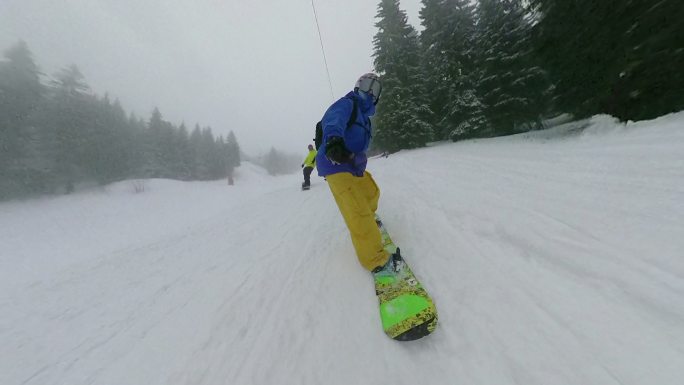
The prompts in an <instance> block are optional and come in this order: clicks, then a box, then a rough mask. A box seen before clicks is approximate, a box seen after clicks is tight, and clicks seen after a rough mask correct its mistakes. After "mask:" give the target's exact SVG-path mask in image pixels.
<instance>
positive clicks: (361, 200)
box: [316, 73, 389, 272]
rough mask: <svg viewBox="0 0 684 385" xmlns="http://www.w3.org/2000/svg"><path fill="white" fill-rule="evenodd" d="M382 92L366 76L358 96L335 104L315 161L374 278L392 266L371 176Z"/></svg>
mask: <svg viewBox="0 0 684 385" xmlns="http://www.w3.org/2000/svg"><path fill="white" fill-rule="evenodd" d="M381 91H382V86H381V84H380V79H379V78H378V76H377V75H376V74H373V73H367V74H365V75H362V76H361V77H360V78H359V80H358V81H357V82H356V86H355V87H354V90H353V91H351V92H349V93H348V94H347V95H346V96H344V97H343V98H341V99H339V100H338V101H336V102H335V103H333V104H332V105H331V106H330V107H329V108H328V110H327V111H326V112H325V115H323V119H322V120H321V122H322V126H323V127H322V129H323V138H322V143H321V147H320V148H319V150H318V155H317V156H316V164H317V167H318V175H320V176H322V177H326V179H327V181H328V186H329V187H330V191H331V192H332V194H333V197H334V198H335V202H337V207H338V208H339V209H340V213H341V214H342V217H343V218H344V221H345V222H346V224H347V228H348V229H349V233H350V235H351V239H352V243H353V244H354V249H355V250H356V255H357V257H358V259H359V262H361V265H362V266H363V267H365V268H366V269H368V270H369V271H374V272H377V271H379V270H381V269H382V268H383V267H384V266H385V264H387V262H388V260H389V253H388V252H387V251H385V250H384V248H383V244H382V238H381V235H380V231H379V230H378V226H377V224H376V223H375V211H376V210H377V208H378V200H379V198H380V189H378V185H377V184H376V183H375V181H374V180H373V177H372V176H371V174H370V173H369V172H368V171H366V163H367V160H368V157H367V155H366V151H367V150H368V146H369V144H370V138H371V123H370V117H371V116H373V115H374V114H375V105H376V104H377V103H378V100H379V98H380V93H381Z"/></svg>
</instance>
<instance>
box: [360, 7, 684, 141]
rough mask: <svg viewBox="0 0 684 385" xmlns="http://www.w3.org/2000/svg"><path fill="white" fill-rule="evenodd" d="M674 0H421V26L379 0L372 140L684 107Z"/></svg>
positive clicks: (511, 129)
mask: <svg viewBox="0 0 684 385" xmlns="http://www.w3.org/2000/svg"><path fill="white" fill-rule="evenodd" d="M683 18H684V7H682V6H681V3H680V2H679V1H676V0H659V1H649V0H624V1H617V2H616V1H595V0H478V1H472V0H422V9H421V11H420V20H421V25H422V27H423V29H422V31H421V32H420V33H419V32H418V31H417V30H416V29H415V28H414V27H413V26H411V25H410V24H409V23H408V21H407V17H406V13H405V12H404V11H403V10H401V9H400V7H399V0H381V1H380V3H379V5H378V13H377V23H376V27H377V28H378V32H377V34H376V35H375V38H374V41H373V44H374V65H375V69H376V71H378V72H379V73H380V75H381V76H382V79H383V86H384V87H383V88H384V90H383V96H382V101H381V102H380V104H379V105H378V112H377V115H376V118H375V120H374V124H375V128H374V135H375V136H374V143H373V146H374V148H375V149H376V150H389V151H397V150H399V149H405V148H415V147H422V146H424V145H425V144H426V143H428V142H430V141H439V140H449V139H450V140H454V141H456V140H460V139H465V138H475V137H491V136H500V135H509V134H515V133H519V132H523V131H527V130H531V129H535V128H540V127H541V123H542V120H544V119H545V118H548V117H551V116H554V115H557V114H559V113H570V114H572V115H573V116H574V117H575V118H584V117H588V116H591V115H594V114H598V113H607V114H611V115H613V116H615V117H617V118H619V119H621V120H640V119H649V118H654V117H657V116H660V115H663V114H667V113H670V112H676V111H680V110H682V109H684V93H682V92H681V90H682V89H684V71H682V70H681V69H682V68H684V47H683V46H682V42H683V41H684V23H682V22H681V20H682V19H683Z"/></svg>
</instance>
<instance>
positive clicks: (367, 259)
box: [327, 173, 388, 271]
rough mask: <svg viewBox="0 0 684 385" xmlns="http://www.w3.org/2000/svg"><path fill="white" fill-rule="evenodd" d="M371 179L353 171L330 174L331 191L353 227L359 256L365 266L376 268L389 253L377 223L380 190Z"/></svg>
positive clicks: (343, 215)
mask: <svg viewBox="0 0 684 385" xmlns="http://www.w3.org/2000/svg"><path fill="white" fill-rule="evenodd" d="M368 178H370V177H369V176H368V177H367V176H366V175H364V176H363V177H355V176H353V175H352V174H350V173H338V174H332V175H328V177H327V179H328V186H329V187H330V191H331V192H332V194H333V197H334V198H335V202H337V207H338V208H339V209H340V213H342V217H343V218H344V221H345V223H346V224H347V228H348V229H349V234H350V236H351V239H352V243H353V244H354V249H355V250H356V256H357V257H358V259H359V262H360V263H361V265H362V266H363V267H364V268H366V269H367V270H369V271H372V270H373V269H375V268H376V267H379V266H383V265H384V264H385V263H386V262H387V258H388V253H387V252H386V251H385V250H384V249H383V245H382V238H381V236H380V230H378V226H377V224H376V223H375V209H377V199H378V198H377V197H379V196H380V192H379V190H378V189H377V186H376V185H375V182H373V180H372V178H370V180H369V179H368ZM371 190H375V191H371ZM369 197H370V199H369ZM373 201H374V202H373Z"/></svg>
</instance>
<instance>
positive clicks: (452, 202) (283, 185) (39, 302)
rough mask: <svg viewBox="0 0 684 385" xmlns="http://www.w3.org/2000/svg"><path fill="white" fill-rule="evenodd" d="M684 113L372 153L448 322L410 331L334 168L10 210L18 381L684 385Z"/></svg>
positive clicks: (9, 299)
mask: <svg viewBox="0 0 684 385" xmlns="http://www.w3.org/2000/svg"><path fill="white" fill-rule="evenodd" d="M683 123H684V115H682V114H676V115H672V116H668V117H664V118H661V119H659V120H656V121H653V122H643V123H636V124H629V125H627V126H626V127H625V126H624V125H616V124H614V123H613V124H612V125H611V123H610V121H607V118H605V117H603V118H601V117H598V118H594V119H593V120H592V121H590V122H589V123H587V124H590V127H589V128H587V129H586V130H585V131H584V133H581V132H580V133H578V132H577V130H575V129H567V132H566V135H563V134H562V129H561V130H560V133H557V132H556V133H554V131H550V132H540V133H535V134H528V135H519V136H514V137H509V138H498V139H490V140H475V141H468V142H461V143H456V144H442V145H438V146H436V147H433V148H426V149H420V150H414V151H406V152H400V153H398V154H394V155H392V156H390V157H389V158H387V159H385V158H379V159H374V160H372V161H371V163H370V164H369V170H370V171H371V172H372V173H373V175H374V177H375V178H376V181H377V182H378V185H379V186H380V188H381V190H382V197H381V201H380V209H379V213H380V215H381V216H382V218H383V221H384V222H385V224H386V226H387V228H388V230H389V231H390V234H391V235H392V237H393V239H394V240H395V242H396V243H397V244H398V245H399V246H400V247H401V249H402V254H403V255H404V256H405V258H406V260H407V261H408V263H409V264H410V265H411V266H412V268H413V270H414V272H415V273H416V275H417V276H418V278H419V279H420V280H421V281H422V282H423V284H424V286H425V287H426V288H427V290H428V291H429V292H430V293H431V294H432V296H433V298H434V300H435V303H436V305H437V309H438V311H439V315H440V323H439V325H438V329H437V331H436V332H435V333H434V335H432V336H429V337H427V338H425V339H423V340H419V341H415V342H409V343H399V342H395V341H392V340H389V339H388V338H387V337H386V336H385V335H384V334H383V333H382V330H381V326H380V321H379V316H378V309H377V303H376V299H375V296H374V291H373V285H372V280H371V278H370V276H369V275H368V273H367V272H365V271H364V270H363V269H362V268H361V267H360V265H359V264H358V262H357V261H356V258H355V256H354V252H353V248H352V245H351V242H350V241H349V238H348V234H347V232H346V228H345V227H344V223H343V221H342V219H341V217H340V215H339V213H338V212H337V208H336V207H335V205H334V202H333V200H332V197H331V195H330V192H329V190H328V189H327V186H326V185H325V182H323V180H322V179H320V178H315V179H314V184H313V186H312V189H311V190H310V191H307V192H301V191H299V188H298V185H299V183H300V181H299V179H301V176H299V175H291V176H285V177H278V178H269V177H266V176H263V175H256V174H255V173H256V171H254V170H252V169H249V168H248V169H247V170H246V171H245V172H244V174H245V175H244V177H245V178H244V179H243V180H240V179H238V181H237V183H238V185H236V186H234V187H232V188H234V191H235V193H233V194H232V195H230V196H226V197H221V196H220V194H226V193H225V191H226V190H225V189H226V188H227V187H225V186H223V185H222V184H219V183H218V182H217V183H206V184H199V183H197V184H185V185H183V184H180V183H175V182H174V183H171V182H169V183H170V184H169V185H168V186H166V185H163V186H161V185H160V186H158V187H159V188H158V189H159V190H160V191H156V192H155V191H154V189H152V190H153V191H150V192H148V193H146V194H147V196H148V197H147V198H141V197H139V196H133V195H125V194H123V193H122V192H121V191H115V192H114V193H111V194H102V193H92V194H90V195H86V196H85V197H84V196H81V197H80V199H72V198H71V197H61V198H52V199H42V200H38V201H28V202H22V203H17V202H11V203H5V204H2V205H0V226H1V227H2V229H3V233H4V234H5V235H0V267H2V271H0V278H1V279H0V289H2V291H1V294H0V309H2V311H1V312H0V341H2V344H0V357H3V358H2V359H1V360H0V384H8V385H15V384H16V385H19V384H22V385H36V384H41V385H42V384H98V385H107V384H112V385H113V384H133V385H134V384H146V385H147V384H198V385H199V384H206V385H217V384H231V385H234V384H322V383H325V384H385V383H392V384H416V383H426V384H483V385H484V384H525V385H532V384H540V385H549V384H578V385H580V384H582V385H585V384H606V385H608V384H623V385H627V384H633V385H636V384H659V385H669V384H672V385H675V384H680V383H681V381H682V380H681V379H682V378H684V259H682V255H684V253H683V250H684V237H682V235H683V234H684V133H682V130H681V125H682V124H683ZM597 127H598V128H600V127H604V129H603V131H601V130H599V129H598V128H597ZM606 127H607V128H609V129H607V128H606ZM592 129H593V130H592ZM246 167H248V166H243V167H242V169H245V168H246ZM250 173H251V174H250ZM252 174H255V175H252ZM241 182H242V183H245V184H247V185H248V186H240V183H241ZM159 183H161V182H159ZM186 185H190V186H193V187H189V188H186V187H178V186H186ZM155 186H157V184H153V187H155ZM181 188H182V189H183V192H182V193H181V192H180V191H177V190H176V189H181ZM167 190H168V191H167ZM160 194H169V196H166V195H164V197H165V200H161V203H160V202H158V201H157V200H155V198H157V199H158V200H159V196H160ZM174 194H175V195H180V194H187V195H185V196H181V197H180V198H178V197H176V198H174V197H173V196H174ZM143 195H145V194H143ZM217 195H218V198H217ZM121 197H123V198H121ZM150 197H151V198H150ZM190 198H192V199H190ZM36 205H37V206H38V207H39V208H40V209H39V210H38V209H36ZM101 205H110V206H112V209H111V211H112V212H110V211H106V212H105V213H106V215H105V214H102V213H101V212H100V211H98V210H100V209H98V208H97V207H99V206H101ZM131 205H132V206H133V208H131V209H130V210H128V209H126V208H127V207H130V206H131ZM75 211H76V212H78V213H80V214H77V217H76V219H73V218H72V217H73V216H74V212H75ZM141 212H142V214H143V216H144V217H147V219H136V218H139V217H138V216H139V215H141ZM88 213H94V214H90V215H92V218H91V217H90V216H88ZM78 215H81V216H82V218H81V219H79V217H78ZM46 218H47V219H46ZM17 223H19V224H18V225H17ZM98 228H100V229H102V230H101V233H98V232H97V229H98ZM5 229H7V230H8V231H4V230H5ZM10 229H13V230H10ZM114 230H116V231H114ZM29 232H30V234H29ZM83 234H87V236H84V235H83ZM41 240H45V242H46V243H47V244H48V245H49V247H46V246H45V245H41V244H40V243H41V242H40V241H41ZM3 245H4V246H3ZM31 258H35V260H32V259H31Z"/></svg>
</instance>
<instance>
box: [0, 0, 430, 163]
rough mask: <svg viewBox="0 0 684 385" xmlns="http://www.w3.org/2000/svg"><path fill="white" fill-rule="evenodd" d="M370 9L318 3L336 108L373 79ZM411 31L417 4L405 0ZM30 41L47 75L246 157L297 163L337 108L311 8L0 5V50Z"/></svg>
mask: <svg viewBox="0 0 684 385" xmlns="http://www.w3.org/2000/svg"><path fill="white" fill-rule="evenodd" d="M377 3H378V2H377V1H372V0H370V1H369V0H347V1H339V0H317V1H315V5H316V9H317V12H318V18H319V22H320V28H321V35H322V38H323V42H324V45H325V49H326V54H327V59H328V60H327V61H328V64H329V69H330V75H331V78H332V89H333V94H334V97H335V98H337V97H340V96H342V95H344V94H345V93H346V92H348V91H349V89H350V88H351V87H352V86H353V84H354V81H355V80H356V78H357V77H358V75H360V74H361V73H364V72H368V71H370V70H372V68H373V60H372V39H373V35H374V34H375V33H376V28H375V26H374V23H375V14H376V7H377ZM401 3H402V7H403V8H405V9H406V10H407V13H408V16H409V21H410V22H411V23H412V24H413V25H414V26H418V24H419V19H418V12H419V8H420V0H404V1H402V2H401ZM19 39H23V40H24V41H26V42H27V44H28V46H29V47H30V49H31V50H32V52H33V54H34V56H35V60H36V62H37V63H38V64H39V65H40V66H41V70H42V72H44V73H45V74H46V75H47V76H49V75H51V74H53V73H55V72H56V71H57V70H59V69H60V68H63V67H65V66H67V65H70V64H76V65H77V66H78V67H79V68H80V69H81V72H82V73H83V74H84V75H85V78H86V80H87V82H88V84H89V85H90V86H91V88H92V90H93V91H94V92H95V93H98V94H104V93H105V92H108V93H109V95H110V96H111V97H112V98H115V97H116V98H119V99H120V101H121V103H122V105H123V106H124V108H125V109H126V110H127V111H132V112H135V113H136V114H138V115H139V116H142V117H144V118H146V119H147V118H148V117H149V115H150V112H151V111H152V109H153V108H154V107H155V106H156V107H159V109H160V110H161V112H162V114H163V116H164V118H165V119H166V120H169V121H171V122H173V123H175V124H180V123H181V122H185V123H186V124H188V125H191V126H192V125H194V124H195V123H199V124H200V125H202V126H211V127H212V129H213V130H214V132H215V133H216V134H217V135H225V134H227V133H228V132H229V131H230V130H233V131H234V132H235V134H236V135H237V139H238V141H239V142H240V145H241V146H242V148H243V150H245V151H246V152H248V153H253V154H256V153H262V152H265V151H267V150H268V149H269V148H270V147H271V146H276V148H278V149H282V150H285V151H296V152H302V153H304V152H305V150H306V145H307V144H308V143H309V142H310V141H311V137H312V132H313V127H314V124H315V122H316V121H317V120H318V119H319V118H320V116H321V115H322V113H323V112H324V110H325V108H326V107H327V106H328V105H329V104H330V102H331V101H332V99H333V96H332V95H331V91H330V86H329V83H328V79H327V75H326V70H325V66H324V62H323V56H322V54H321V47H320V42H319V37H318V34H317V31H316V23H315V19H314V15H313V12H312V8H311V2H310V1H309V0H296V1H292V0H250V1H244V0H242V1H237V0H174V1H169V0H145V1H139V0H117V1H111V0H59V1H57V0H1V1H0V49H2V50H4V49H6V48H8V47H9V46H11V45H12V44H14V43H16V41H18V40H19Z"/></svg>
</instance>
